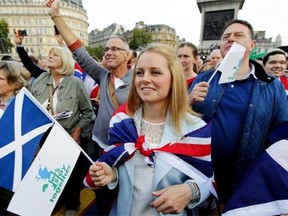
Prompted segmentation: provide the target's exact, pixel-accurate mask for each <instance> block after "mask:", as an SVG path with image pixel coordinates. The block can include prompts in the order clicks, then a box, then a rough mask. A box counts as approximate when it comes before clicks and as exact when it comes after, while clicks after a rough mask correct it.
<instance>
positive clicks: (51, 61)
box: [47, 49, 62, 69]
mask: <svg viewBox="0 0 288 216" xmlns="http://www.w3.org/2000/svg"><path fill="white" fill-rule="evenodd" d="M47 67H48V68H49V69H59V68H61V67H62V58H61V57H60V56H59V55H57V54H56V52H55V50H54V49H52V50H50V52H49V57H48V60H47Z"/></svg>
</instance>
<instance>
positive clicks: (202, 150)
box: [84, 104, 215, 194]
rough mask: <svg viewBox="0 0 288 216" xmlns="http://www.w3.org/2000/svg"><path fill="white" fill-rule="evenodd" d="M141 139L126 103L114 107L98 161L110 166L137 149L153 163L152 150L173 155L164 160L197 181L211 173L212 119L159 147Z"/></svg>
mask: <svg viewBox="0 0 288 216" xmlns="http://www.w3.org/2000/svg"><path fill="white" fill-rule="evenodd" d="M202 123H203V121H202ZM196 124H197V123H196ZM171 133H173V131H171ZM163 136H164V135H163ZM144 142H145V135H141V136H139V135H138V133H137V129H136V126H135V123H134V120H133V119H132V118H131V117H129V116H128V115H127V113H126V105H125V104H124V105H122V106H121V107H119V108H118V109H117V111H116V113H115V114H114V115H113V117H112V119H111V121H110V130H109V141H108V145H110V146H109V147H108V148H106V149H105V150H104V154H103V156H102V157H101V158H99V160H98V161H99V162H106V163H107V164H109V165H110V166H118V165H121V164H122V163H124V162H125V161H127V160H129V159H130V158H131V157H133V155H134V153H135V152H136V151H137V150H138V151H140V153H141V154H143V155H144V156H146V159H147V160H146V163H147V165H148V166H153V165H154V161H153V156H154V154H157V155H159V156H160V155H161V153H171V155H173V157H172V159H173V158H177V159H176V160H175V161H174V160H173V161H171V160H167V163H169V164H170V165H171V166H173V167H175V168H177V169H178V170H180V171H182V172H183V173H185V174H186V175H188V176H190V177H191V178H193V179H195V180H198V181H207V180H208V179H210V178H212V177H213V172H212V165H211V123H208V124H206V123H205V124H203V125H201V127H198V129H196V130H194V131H192V132H189V133H187V134H185V135H184V136H183V137H182V138H181V139H180V140H179V141H177V142H169V143H167V144H166V145H164V146H162V147H160V148H156V149H144V148H143V143H144ZM179 159H180V161H181V162H180V163H179ZM176 161H177V162H176ZM87 178H88V179H87ZM88 182H90V183H91V180H90V179H89V176H88V175H87V176H86V183H85V181H84V184H85V185H86V186H87V183H88ZM90 183H88V185H90ZM90 186H91V185H90ZM213 194H215V191H213Z"/></svg>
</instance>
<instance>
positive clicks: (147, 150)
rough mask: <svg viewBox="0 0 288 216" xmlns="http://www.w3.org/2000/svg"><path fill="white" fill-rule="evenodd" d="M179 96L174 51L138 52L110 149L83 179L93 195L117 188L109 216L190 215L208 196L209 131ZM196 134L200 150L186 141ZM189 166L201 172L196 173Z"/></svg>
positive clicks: (181, 82)
mask: <svg viewBox="0 0 288 216" xmlns="http://www.w3.org/2000/svg"><path fill="white" fill-rule="evenodd" d="M185 95H187V87H186V85H185V78H184V75H183V73H182V68H181V65H180V63H179V61H178V59H177V55H176V54H175V51H174V50H173V49H172V48H171V47H169V46H166V45H163V44H151V45H149V46H148V47H147V48H146V49H144V50H143V51H142V52H141V53H140V55H139V57H138V59H137V61H136V64H135V69H134V74H133V79H132V84H131V90H130V94H129V97H128V101H127V105H122V106H121V107H120V108H119V109H118V110H116V113H115V115H114V116H113V117H112V119H111V122H110V132H109V144H110V147H108V149H106V150H105V151H107V153H106V154H104V155H103V156H102V157H101V158H100V159H99V160H98V161H97V162H96V163H95V164H94V165H92V166H91V167H90V170H89V173H88V175H87V176H86V179H85V184H86V185H87V186H89V187H92V188H96V189H97V188H100V187H103V186H105V185H108V187H109V188H110V189H113V188H115V187H116V186H118V187H119V193H118V196H117V199H116V202H115V203H114V206H113V208H112V210H111V212H110V214H111V215H161V214H179V215H186V214H187V211H186V210H185V209H186V207H187V208H189V209H194V210H196V209H195V207H196V206H197V205H199V204H200V203H202V202H204V201H205V200H206V199H207V197H208V196H209V195H210V191H213V187H212V179H211V177H212V171H211V170H212V169H211V163H210V144H209V142H210V136H211V134H210V132H209V125H207V124H206V123H205V122H204V121H203V120H202V119H201V118H199V117H198V116H199V115H197V114H196V113H194V112H193V111H191V110H190V108H189V105H188V101H187V97H186V96H185ZM199 131H202V132H203V131H205V132H204V134H205V135H204V137H205V138H203V139H204V140H205V142H204V143H205V144H204V143H203V139H202V138H200V139H198V141H197V142H200V143H202V144H204V145H202V144H201V145H194V144H195V143H193V142H192V140H191V139H194V138H193V134H195V133H198V132H199ZM194 141H195V140H194ZM193 152H194V153H195V152H198V153H197V154H194V153H193ZM204 158H205V159H204ZM186 159H188V160H186ZM206 159H207V160H206ZM184 160H186V162H184ZM191 160H194V162H195V161H197V162H198V163H199V164H202V163H203V164H206V165H207V166H206V168H205V169H202V170H198V168H197V167H195V166H194V165H195V164H194V165H193V162H192V163H190V162H191ZM188 161H190V162H188ZM186 166H187V167H189V168H188V170H189V171H188V172H186V171H187V170H186V171H185V168H184V167H186ZM191 170H194V171H195V173H194V174H191V173H189V172H190V171H191ZM203 172H204V173H206V174H203ZM196 173H198V174H199V175H200V176H201V178H202V177H203V179H205V180H203V181H202V180H200V178H199V176H198V174H196ZM200 173H201V174H200ZM194 213H196V212H194ZM193 215H194V214H193Z"/></svg>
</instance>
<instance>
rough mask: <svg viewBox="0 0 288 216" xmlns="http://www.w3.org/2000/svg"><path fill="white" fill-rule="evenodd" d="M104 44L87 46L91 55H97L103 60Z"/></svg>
mask: <svg viewBox="0 0 288 216" xmlns="http://www.w3.org/2000/svg"><path fill="white" fill-rule="evenodd" d="M104 49H105V48H104V46H102V45H100V46H98V47H89V46H87V47H86V50H87V52H88V53H89V54H90V55H91V56H96V57H97V58H98V59H99V60H102V56H103V55H104Z"/></svg>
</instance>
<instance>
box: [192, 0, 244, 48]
mask: <svg viewBox="0 0 288 216" xmlns="http://www.w3.org/2000/svg"><path fill="white" fill-rule="evenodd" d="M244 2H245V0H197V5H198V8H199V11H200V13H201V14H202V21H201V31H200V41H199V49H209V48H210V47H213V46H217V45H218V44H219V41H220V37H221V35H222V32H223V29H224V26H225V23H226V22H227V21H229V20H231V19H236V18H237V17H238V11H239V10H240V9H242V7H243V4H244Z"/></svg>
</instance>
